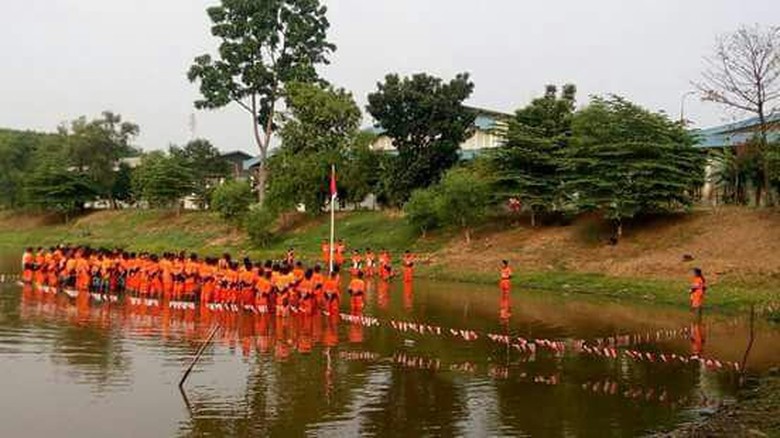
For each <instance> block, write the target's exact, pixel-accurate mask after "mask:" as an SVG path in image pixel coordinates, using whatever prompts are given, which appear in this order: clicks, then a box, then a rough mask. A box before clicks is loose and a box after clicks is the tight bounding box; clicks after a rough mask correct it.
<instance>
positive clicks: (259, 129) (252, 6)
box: [187, 0, 336, 201]
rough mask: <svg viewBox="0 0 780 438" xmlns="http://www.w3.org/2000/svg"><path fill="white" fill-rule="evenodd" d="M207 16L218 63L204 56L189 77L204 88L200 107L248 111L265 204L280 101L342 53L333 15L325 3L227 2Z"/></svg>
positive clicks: (299, 0) (286, 0)
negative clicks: (332, 37) (331, 33)
mask: <svg viewBox="0 0 780 438" xmlns="http://www.w3.org/2000/svg"><path fill="white" fill-rule="evenodd" d="M207 12H208V15H209V18H210V19H211V22H212V23H213V25H212V27H211V33H212V35H214V37H216V38H218V39H219V40H220V44H219V49H218V51H217V55H216V57H212V56H211V55H208V54H205V55H201V56H198V57H197V58H195V61H194V63H193V65H192V66H191V67H190V70H189V72H188V74H187V77H188V78H189V80H190V81H193V82H195V81H197V82H199V83H200V93H201V95H202V98H201V99H199V100H197V101H196V102H195V106H196V107H197V108H208V109H213V108H221V107H224V106H227V105H228V104H230V103H236V104H237V105H239V106H240V107H241V108H243V109H244V110H246V111H247V113H248V114H249V117H248V119H247V120H248V121H250V120H251V123H252V129H253V133H254V137H255V142H256V143H257V147H258V148H259V150H260V156H261V158H262V159H263V161H262V162H261V166H260V170H259V172H258V175H257V176H258V180H257V184H258V193H259V195H260V200H261V201H262V196H263V195H264V193H265V181H266V177H267V176H266V169H265V162H266V158H267V156H268V147H269V145H270V141H271V136H272V135H273V133H274V131H275V130H276V128H277V127H276V125H275V124H274V120H273V119H274V113H275V107H276V104H277V101H278V100H279V99H281V98H283V97H284V95H285V92H286V90H285V86H286V85H287V84H288V83H292V82H316V81H318V80H319V78H318V75H317V71H316V66H317V65H318V64H327V63H328V55H329V54H330V53H331V52H333V51H334V50H335V49H336V46H335V45H333V44H332V43H330V42H329V41H328V40H327V30H328V28H329V27H330V23H329V22H328V19H327V18H326V12H327V9H326V7H325V6H323V5H321V4H320V2H319V0H265V1H257V0H221V1H220V4H219V5H218V6H213V7H210V8H208V10H207Z"/></svg>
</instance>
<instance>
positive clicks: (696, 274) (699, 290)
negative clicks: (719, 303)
mask: <svg viewBox="0 0 780 438" xmlns="http://www.w3.org/2000/svg"><path fill="white" fill-rule="evenodd" d="M706 293H707V281H706V280H705V279H704V275H703V274H702V272H701V269H699V268H694V269H693V281H692V282H691V291H690V299H691V310H692V311H694V312H696V313H697V314H699V315H701V308H702V306H703V305H704V295H705V294H706Z"/></svg>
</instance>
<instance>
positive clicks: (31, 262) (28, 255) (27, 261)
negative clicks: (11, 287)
mask: <svg viewBox="0 0 780 438" xmlns="http://www.w3.org/2000/svg"><path fill="white" fill-rule="evenodd" d="M34 268H35V256H34V255H33V249H32V248H27V249H25V250H24V254H22V281H23V282H25V283H32V281H33V272H34V270H35V269H34Z"/></svg>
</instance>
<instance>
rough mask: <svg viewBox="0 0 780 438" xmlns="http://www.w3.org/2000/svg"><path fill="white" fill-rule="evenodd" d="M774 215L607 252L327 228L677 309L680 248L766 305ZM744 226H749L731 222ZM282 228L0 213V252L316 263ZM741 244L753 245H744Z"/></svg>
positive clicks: (729, 300) (500, 237)
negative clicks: (85, 248) (259, 244)
mask: <svg viewBox="0 0 780 438" xmlns="http://www.w3.org/2000/svg"><path fill="white" fill-rule="evenodd" d="M776 220H777V219H776V218H774V217H769V218H767V217H765V216H762V214H760V213H756V212H751V211H748V210H740V211H731V212H727V213H726V214H719V215H717V216H711V215H708V214H699V215H694V216H693V217H692V218H686V219H680V220H675V221H673V223H666V222H664V223H661V224H660V225H659V224H658V223H655V224H649V225H646V226H644V227H643V228H642V229H641V230H640V229H636V230H631V234H629V237H627V238H626V240H625V241H624V242H623V243H621V244H620V245H618V247H606V246H605V245H603V244H599V243H596V242H595V240H597V238H598V236H596V237H594V231H593V229H592V224H591V223H588V222H587V221H585V222H583V223H582V224H579V225H576V226H571V227H550V228H543V229H537V230H532V229H528V228H523V227H522V226H521V227H514V228H509V229H507V228H506V227H502V226H500V225H497V223H495V222H494V223H491V224H488V225H486V227H485V228H484V229H483V230H481V231H480V232H479V233H478V234H477V236H478V237H477V238H476V239H475V240H474V242H473V243H472V244H471V245H465V244H464V243H463V242H462V241H461V239H460V238H459V236H458V235H456V234H453V233H442V234H438V235H434V236H432V237H429V238H426V239H419V238H418V237H417V234H416V233H415V230H414V229H412V228H411V227H409V226H408V225H407V224H406V223H405V222H404V221H403V220H400V219H399V218H398V217H397V216H394V215H392V214H386V213H380V212H361V213H345V214H341V215H339V216H338V218H337V227H338V228H337V232H338V236H339V237H340V238H343V239H344V240H345V241H346V242H347V243H348V244H351V245H354V246H357V247H360V248H365V247H367V246H370V247H372V248H374V249H379V248H383V247H384V248H388V249H389V250H391V251H392V252H393V253H394V254H398V253H400V252H402V251H403V250H404V249H409V248H411V249H413V250H414V251H416V252H417V253H419V254H421V255H422V258H423V260H422V263H420V269H419V273H420V274H421V275H423V276H427V277H432V278H441V279H448V280H457V281H469V282H479V283H492V282H495V281H496V270H497V265H498V263H499V261H500V259H502V258H509V259H510V260H512V261H513V264H514V265H515V266H516V268H515V269H516V271H517V277H518V278H517V283H518V284H521V285H522V286H523V287H528V288H538V289H544V290H550V291H559V292H563V293H588V294H596V295H602V296H609V297H610V298H611V299H626V300H642V301H647V302H655V303H664V304H674V305H678V306H684V305H686V296H685V285H686V282H687V270H688V269H689V268H690V264H684V263H681V262H680V259H679V254H680V253H683V252H687V251H691V252H694V253H695V254H696V256H697V261H696V263H702V266H705V267H707V268H710V267H711V269H708V272H713V277H711V284H712V286H711V289H710V294H709V298H708V303H709V304H710V305H711V306H713V307H716V308H720V309H733V308H736V307H742V306H745V305H747V304H748V303H750V302H759V303H761V304H762V305H763V306H767V305H769V303H772V302H774V301H776V299H777V298H776V297H777V292H776V291H777V289H778V286H779V285H780V275H778V271H780V266H778V265H780V256H778V254H780V251H779V250H778V248H777V245H779V244H780V239H776V236H774V235H767V234H768V233H769V234H771V233H773V232H774V231H773V230H775V229H776V228H780V227H775V225H780V220H777V222H775V221H776ZM49 222H51V221H49ZM745 222H747V223H749V226H740V224H743V223H745ZM287 229H288V231H286V232H284V233H283V234H282V235H281V236H280V238H279V239H278V240H277V241H276V242H275V243H274V244H273V245H272V246H271V247H270V248H267V249H263V250H257V249H253V248H252V247H251V245H250V244H249V242H248V241H247V239H246V236H245V235H244V233H242V232H240V231H238V230H236V229H235V227H232V226H231V225H229V224H226V223H224V222H223V221H221V220H220V219H219V218H218V217H217V216H216V215H214V214H212V213H202V212H186V213H183V214H182V215H181V216H176V215H175V214H173V213H170V212H161V211H145V210H129V211H121V212H109V211H103V212H95V213H92V214H88V215H86V216H84V217H81V218H79V219H78V220H76V221H73V222H72V223H70V224H68V225H63V224H56V223H55V224H51V223H47V221H46V220H45V219H43V218H41V217H35V216H20V215H11V214H7V213H6V214H4V215H0V251H3V250H9V251H13V252H14V253H16V252H17V251H18V250H19V249H20V248H22V247H24V246H28V245H30V246H38V245H53V244H57V243H61V242H72V243H85V244H90V245H93V246H106V247H114V246H122V247H125V248H128V249H132V250H149V251H155V252H161V251H165V250H187V251H197V252H199V253H202V254H220V253H222V252H224V251H229V252H231V253H233V254H236V255H240V254H248V255H250V256H254V257H262V258H267V257H274V256H279V255H281V254H283V253H284V251H286V249H287V248H288V247H290V246H292V247H295V248H296V251H297V252H298V254H301V255H302V256H303V257H304V258H307V259H309V260H312V259H316V258H317V257H319V247H320V242H321V241H322V239H323V238H326V237H327V236H328V230H329V220H328V218H327V217H322V218H315V219H306V218H297V219H295V220H291V221H290V223H289V224H288V226H287ZM712 233H715V235H714V236H713V235H711V234H712ZM751 233H754V234H755V233H758V234H759V235H755V236H754V235H751ZM728 236H731V237H728ZM751 241H754V242H758V244H752V245H751V244H750V242H751ZM743 247H744V248H743ZM724 248H725V249H724ZM740 248H741V249H740ZM735 254H736V256H737V257H734V255H735ZM596 272H597V273H596ZM605 274H606V275H605ZM716 274H717V275H716Z"/></svg>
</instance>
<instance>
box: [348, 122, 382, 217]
mask: <svg viewBox="0 0 780 438" xmlns="http://www.w3.org/2000/svg"><path fill="white" fill-rule="evenodd" d="M375 139H376V135H375V134H373V133H370V132H365V131H361V132H359V133H357V134H356V135H355V136H354V138H353V139H352V141H351V143H350V144H349V145H348V148H347V150H346V156H345V157H344V158H345V160H344V164H343V167H342V168H341V170H340V172H339V174H340V177H339V183H338V185H339V197H340V198H341V199H343V200H344V201H346V202H351V203H353V204H358V203H360V202H362V201H363V200H364V199H366V197H367V196H368V195H370V194H372V193H374V194H375V193H376V192H377V190H378V189H379V181H380V165H381V160H382V157H383V155H382V154H381V153H379V152H376V151H373V150H371V144H372V143H373V142H374V140H375Z"/></svg>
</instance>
